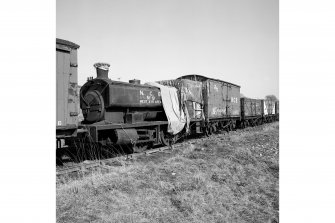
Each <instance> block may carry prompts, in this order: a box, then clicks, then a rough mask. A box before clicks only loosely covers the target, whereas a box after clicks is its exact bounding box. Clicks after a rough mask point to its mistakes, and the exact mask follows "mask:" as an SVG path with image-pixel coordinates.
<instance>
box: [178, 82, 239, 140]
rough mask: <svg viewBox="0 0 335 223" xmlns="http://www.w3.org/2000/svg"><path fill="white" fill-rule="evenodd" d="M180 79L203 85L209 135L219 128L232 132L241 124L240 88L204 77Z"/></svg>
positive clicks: (204, 108)
mask: <svg viewBox="0 0 335 223" xmlns="http://www.w3.org/2000/svg"><path fill="white" fill-rule="evenodd" d="M178 79H189V80H193V81H198V82H201V83H202V87H203V91H202V94H203V101H204V104H203V111H204V116H205V122H206V126H207V131H208V133H209V134H211V133H212V132H215V131H216V130H217V129H218V128H219V129H222V128H226V127H228V129H229V130H232V129H234V128H235V127H236V125H237V124H239V122H240V88H241V87H240V86H238V85H236V84H232V83H229V82H226V81H222V80H218V79H213V78H208V77H205V76H202V75H185V76H182V77H179V78H178Z"/></svg>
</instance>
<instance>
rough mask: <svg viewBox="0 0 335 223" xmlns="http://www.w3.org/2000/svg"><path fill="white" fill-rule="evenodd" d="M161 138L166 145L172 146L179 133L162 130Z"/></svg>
mask: <svg viewBox="0 0 335 223" xmlns="http://www.w3.org/2000/svg"><path fill="white" fill-rule="evenodd" d="M159 135H160V140H161V143H162V144H163V145H164V146H171V145H172V144H173V143H174V142H175V141H176V139H177V135H174V136H173V135H171V134H169V133H167V132H166V131H163V130H161V131H160V134H159Z"/></svg>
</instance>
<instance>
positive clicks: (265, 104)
mask: <svg viewBox="0 0 335 223" xmlns="http://www.w3.org/2000/svg"><path fill="white" fill-rule="evenodd" d="M275 104H276V103H275V101H273V100H262V110H263V121H264V122H272V121H274V120H275V119H276V106H275Z"/></svg>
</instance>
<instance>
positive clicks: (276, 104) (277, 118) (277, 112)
mask: <svg viewBox="0 0 335 223" xmlns="http://www.w3.org/2000/svg"><path fill="white" fill-rule="evenodd" d="M275 112H276V120H277V121H279V101H276V103H275Z"/></svg>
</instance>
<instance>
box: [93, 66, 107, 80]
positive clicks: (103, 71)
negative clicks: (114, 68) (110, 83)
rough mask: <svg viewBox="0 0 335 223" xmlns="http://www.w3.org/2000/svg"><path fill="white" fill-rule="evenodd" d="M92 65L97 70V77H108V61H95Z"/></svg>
mask: <svg viewBox="0 0 335 223" xmlns="http://www.w3.org/2000/svg"><path fill="white" fill-rule="evenodd" d="M94 67H95V69H96V70H97V78H99V79H108V71H109V67H110V65H109V64H108V63H95V64H94Z"/></svg>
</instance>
